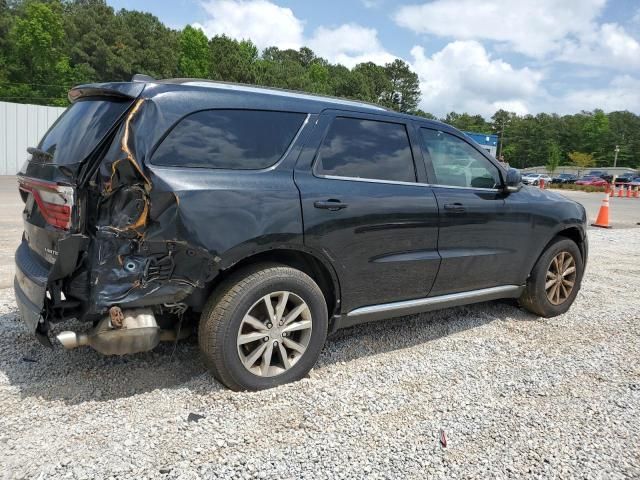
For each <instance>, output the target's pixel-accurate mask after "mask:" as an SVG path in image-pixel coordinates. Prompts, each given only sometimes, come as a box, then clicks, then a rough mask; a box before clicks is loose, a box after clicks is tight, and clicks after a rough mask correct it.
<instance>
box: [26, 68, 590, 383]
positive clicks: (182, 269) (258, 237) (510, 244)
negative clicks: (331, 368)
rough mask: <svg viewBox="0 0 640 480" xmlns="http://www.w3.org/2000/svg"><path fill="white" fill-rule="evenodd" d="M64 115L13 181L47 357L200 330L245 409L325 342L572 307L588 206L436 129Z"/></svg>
mask: <svg viewBox="0 0 640 480" xmlns="http://www.w3.org/2000/svg"><path fill="white" fill-rule="evenodd" d="M69 99H70V101H71V102H72V105H71V107H70V108H69V109H67V111H66V112H65V113H64V114H63V115H62V116H61V117H60V118H59V119H58V120H57V122H56V123H55V124H54V125H53V126H52V127H51V129H50V130H49V131H48V132H47V133H46V134H45V136H44V138H43V139H42V140H41V141H40V143H39V145H38V146H37V147H35V148H31V149H30V150H29V151H30V153H31V155H30V157H29V158H28V161H27V162H26V163H25V165H24V166H23V169H22V170H21V171H20V173H19V175H18V179H19V180H18V181H19V188H20V194H21V196H22V199H23V200H24V203H25V204H24V236H23V239H22V243H21V244H20V246H19V247H18V250H17V252H16V265H17V270H16V277H15V283H14V285H15V294H16V299H17V303H18V306H19V310H20V316H21V317H22V320H23V322H24V324H25V325H26V326H27V328H28V330H29V331H30V332H31V333H32V334H35V335H36V336H37V338H38V339H39V340H40V341H41V342H42V343H44V344H47V345H48V344H50V342H51V339H50V331H51V330H50V329H51V326H52V325H53V324H55V323H58V322H65V321H67V320H69V319H72V318H73V319H78V320H79V321H81V322H85V323H86V324H87V329H85V330H82V329H80V330H78V331H66V332H62V333H59V334H58V335H57V337H56V338H57V339H58V341H60V342H61V343H62V344H63V345H64V346H65V347H66V348H75V347H78V346H83V345H89V346H91V347H93V348H94V349H96V350H98V351H99V352H102V353H104V354H119V355H122V354H129V353H135V352H141V351H147V350H150V349H153V348H154V347H155V346H156V345H157V344H158V343H159V342H160V341H173V342H176V341H178V340H179V339H181V338H183V337H184V336H186V335H188V334H189V333H190V332H195V331H196V330H197V335H198V341H199V345H200V349H201V351H202V355H203V358H204V362H205V363H206V365H207V366H208V367H209V368H210V370H211V371H212V373H213V375H214V376H215V377H216V378H218V379H219V380H220V381H221V382H222V383H224V384H225V385H226V386H228V387H230V388H232V389H237V390H245V389H247V390H257V389H263V388H268V387H273V386H275V385H280V384H283V383H287V382H291V381H294V380H298V379H300V378H303V377H304V376H305V375H307V373H308V372H309V370H310V369H311V368H312V367H313V365H314V364H315V362H316V360H317V358H318V356H319V354H320V351H321V349H322V348H323V345H324V342H325V339H326V337H327V334H328V333H330V332H333V331H335V330H337V329H339V328H343V327H348V326H352V325H355V324H359V323H362V322H368V321H372V320H382V319H385V318H390V317H399V316H404V315H410V314H415V313H418V312H425V311H429V310H434V309H439V308H445V307H451V306H455V305H465V304H469V303H474V302H484V301H488V300H494V299H500V298H517V299H519V301H520V303H521V305H523V306H524V307H525V308H527V309H529V310H530V311H532V312H534V313H535V314H537V315H541V316H544V317H552V316H555V315H559V314H561V313H564V312H566V311H567V310H568V309H569V307H570V306H571V304H572V303H573V301H574V299H575V297H576V294H577V292H578V290H579V288H580V283H581V280H582V275H583V271H584V266H585V263H586V261H587V252H588V243H587V235H586V213H585V209H584V208H583V207H582V206H581V205H580V204H578V203H576V202H573V201H571V200H569V199H567V198H565V197H563V196H561V195H558V194H556V193H553V192H549V191H543V190H538V189H529V188H521V182H520V174H519V173H518V172H517V171H516V170H513V169H509V170H508V169H506V168H504V167H503V166H501V165H500V164H499V163H498V161H497V160H495V159H494V158H493V157H491V156H490V155H489V154H488V153H486V152H485V151H484V150H483V149H482V148H481V147H480V146H478V145H477V144H475V143H474V142H473V141H471V140H470V139H469V138H468V137H467V136H466V135H464V134H463V133H462V132H460V131H458V130H456V129H455V128H453V127H450V126H448V125H445V124H443V123H440V122H436V121H430V120H427V119H425V118H423V117H417V116H410V115H405V114H400V113H396V112H392V111H389V110H386V109H384V108H381V107H378V106H375V105H369V104H366V103H361V102H356V101H350V100H344V99H336V98H327V97H319V96H312V95H307V94H303V93H298V92H288V91H283V90H275V89H268V88H257V87H249V86H245V85H230V84H225V83H216V82H211V81H202V80H188V79H186V80H185V79H179V80H151V79H148V78H145V79H141V78H135V81H132V82H119V83H103V84H91V85H82V86H79V87H76V88H73V89H72V90H71V91H70V93H69ZM523 218H526V219H527V221H522V219H523ZM42 368H43V369H44V366H43V367H42Z"/></svg>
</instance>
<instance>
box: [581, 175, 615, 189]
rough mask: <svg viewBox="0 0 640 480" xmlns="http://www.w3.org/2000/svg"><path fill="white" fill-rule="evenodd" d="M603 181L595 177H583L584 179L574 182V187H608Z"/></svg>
mask: <svg viewBox="0 0 640 480" xmlns="http://www.w3.org/2000/svg"><path fill="white" fill-rule="evenodd" d="M608 183H609V182H607V181H606V180H605V179H603V178H600V177H595V176H593V175H585V176H584V177H582V178H580V179H578V180H576V185H586V186H590V187H604V186H606V185H608Z"/></svg>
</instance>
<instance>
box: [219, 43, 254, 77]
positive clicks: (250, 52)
mask: <svg viewBox="0 0 640 480" xmlns="http://www.w3.org/2000/svg"><path fill="white" fill-rule="evenodd" d="M209 48H210V50H211V64H210V66H211V70H210V72H209V78H212V79H215V80H225V81H228V82H240V83H255V81H256V62H257V60H258V48H257V47H256V46H255V45H254V44H253V43H252V42H251V41H250V40H242V41H240V42H238V41H237V40H234V39H232V38H229V37H227V36H226V35H216V36H215V37H213V38H212V39H211V41H210V42H209Z"/></svg>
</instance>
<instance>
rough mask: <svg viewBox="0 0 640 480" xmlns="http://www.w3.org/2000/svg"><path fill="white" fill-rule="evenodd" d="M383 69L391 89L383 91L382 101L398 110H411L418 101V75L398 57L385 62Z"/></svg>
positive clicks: (416, 105)
mask: <svg viewBox="0 0 640 480" xmlns="http://www.w3.org/2000/svg"><path fill="white" fill-rule="evenodd" d="M384 69H385V73H386V75H387V78H388V79H389V82H390V83H391V89H390V90H389V91H386V92H383V94H382V99H381V101H382V103H383V104H384V105H386V106H388V107H390V108H392V109H394V110H396V111H398V112H405V113H406V112H413V111H414V110H415V109H416V108H418V103H419V102H420V82H419V81H418V75H417V74H416V73H415V72H412V71H411V68H410V67H409V65H408V64H407V63H406V62H403V61H402V60H399V59H396V60H394V61H393V62H391V63H387V64H386V65H385V67H384Z"/></svg>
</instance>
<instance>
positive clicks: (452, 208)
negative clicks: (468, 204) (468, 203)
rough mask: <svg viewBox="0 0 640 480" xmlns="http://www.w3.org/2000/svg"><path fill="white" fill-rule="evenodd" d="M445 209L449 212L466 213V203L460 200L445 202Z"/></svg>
mask: <svg viewBox="0 0 640 480" xmlns="http://www.w3.org/2000/svg"><path fill="white" fill-rule="evenodd" d="M444 209H445V210H446V211H447V213H464V212H465V208H464V205H462V204H461V203H458V202H456V203H445V205H444Z"/></svg>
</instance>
